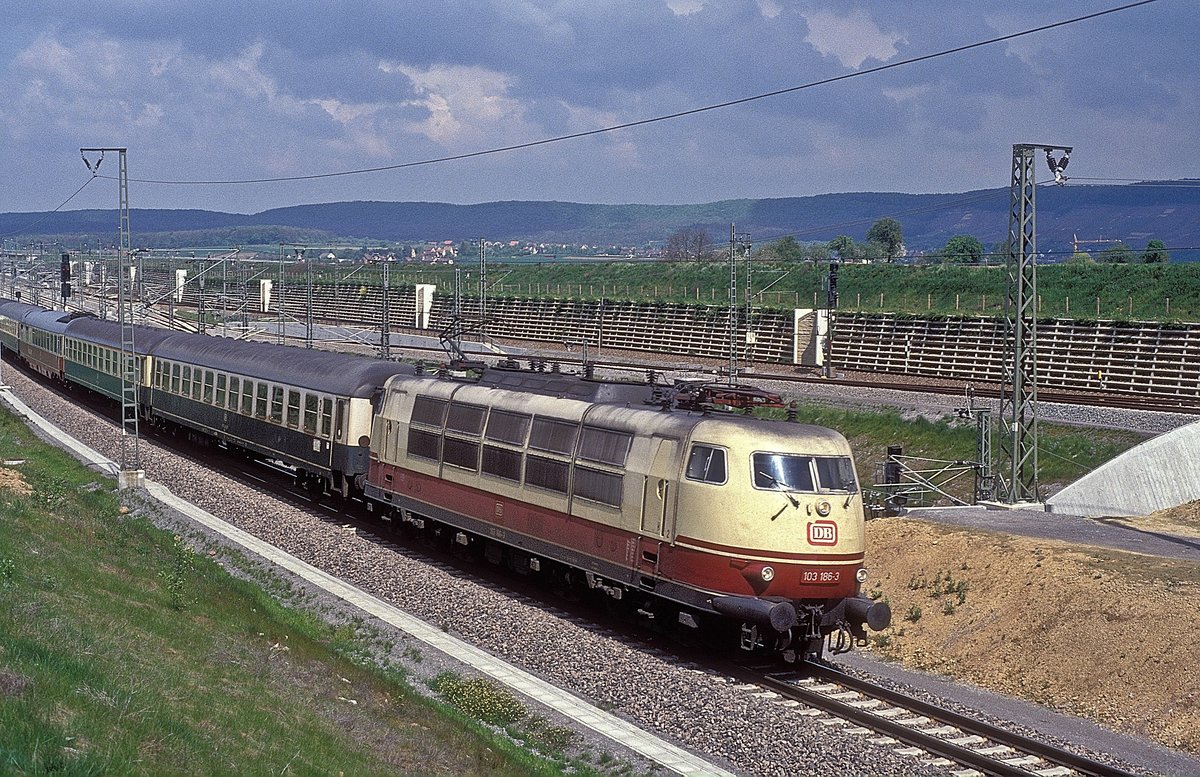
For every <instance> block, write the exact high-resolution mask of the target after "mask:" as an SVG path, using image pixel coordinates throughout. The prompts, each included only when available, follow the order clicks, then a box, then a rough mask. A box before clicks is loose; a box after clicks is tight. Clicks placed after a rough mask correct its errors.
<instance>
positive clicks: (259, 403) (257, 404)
mask: <svg viewBox="0 0 1200 777" xmlns="http://www.w3.org/2000/svg"><path fill="white" fill-rule="evenodd" d="M269 388H270V387H269V386H268V385H267V384H266V383H259V384H258V396H257V398H256V399H255V401H254V415H256V416H258V417H259V418H266V417H267V391H268V389H269Z"/></svg>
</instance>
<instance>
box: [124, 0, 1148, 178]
mask: <svg viewBox="0 0 1200 777" xmlns="http://www.w3.org/2000/svg"><path fill="white" fill-rule="evenodd" d="M1155 2H1158V0H1136V2H1130V3H1125V4H1123V5H1119V6H1116V7H1113V8H1107V9H1104V10H1101V11H1095V12H1093V13H1089V14H1083V15H1081V16H1076V17H1073V18H1070V19H1064V20H1061V21H1057V22H1051V23H1048V24H1043V25H1039V26H1037V27H1031V28H1029V29H1026V30H1021V31H1019V32H1013V33H1008V34H1006V35H998V36H996V37H994V38H988V39H986V40H982V41H975V42H974V43H967V44H963V45H961V46H955V47H953V48H948V49H943V50H941V51H936V52H933V53H930V54H922V55H920V56H916V57H909V58H907V59H902V60H898V61H896V62H889V63H886V64H883V65H877V66H875V67H870V68H867V69H865V70H856V71H854V72H853V73H843V74H841V75H838V76H831V77H829V78H822V79H819V80H816V81H809V82H807V83H804V84H799V85H797V86H789V87H785V88H783V89H775V90H772V91H770V92H763V93H761V94H756V95H751V96H749V97H739V98H736V99H732V100H726V101H724V102H719V103H713V104H710V105H704V106H701V107H698V108H689V109H687V110H683V111H677V112H675V113H668V114H663V115H660V116H653V117H650V118H646V119H637V120H635V121H628V122H623V123H621V124H613V125H610V126H607V127H599V128H597V129H592V130H584V131H582V132H572V133H568V134H565V135H556V136H553V137H549V138H541V139H539V140H531V141H527V142H524V143H515V144H512V145H508V146H500V147H497V148H489V149H481V150H479V151H469V152H465V153H462V154H452V155H448V156H441V157H435V158H431V159H422V160H417V161H413V162H401V163H398V164H393V165H380V166H378V167H364V168H358V169H354V170H338V171H334V172H329V173H311V174H307V175H288V176H276V177H270V178H242V179H227V180H190V181H189V180H167V179H153V178H130V179H129V180H130V181H134V182H137V183H145V184H158V185H168V186H233V185H242V184H261V183H283V182H287V181H312V180H318V179H322V178H336V177H343V176H350V175H365V174H368V173H379V172H386V171H389V170H403V169H407V168H413V167H422V166H427V165H436V164H443V163H446V162H455V161H459V160H463V159H473V158H475V157H482V156H489V155H493V154H503V153H507V152H511V151H519V150H523V149H528V148H535V147H537V146H544V145H548V144H551V143H559V142H562V141H566V140H576V139H579V138H586V137H591V136H593V135H600V134H603V133H608V132H616V131H618V130H625V129H632V128H634V127H642V126H646V125H649V124H656V123H660V122H666V121H672V120H675V119H681V118H684V117H686V116H694V115H696V114H699V113H706V112H708V111H715V110H720V109H723V108H730V107H733V106H735V105H744V104H746V103H750V102H754V101H757V100H765V99H767V98H770V97H778V96H780V95H785V94H792V93H794V92H799V91H803V90H806V89H813V88H815V87H818V86H825V85H828V84H833V83H837V82H840V81H847V80H850V79H852V78H861V77H863V76H869V75H873V74H875V73H882V72H884V71H887V70H893V69H895V68H900V67H906V66H908V65H914V64H916V63H918V62H926V61H929V60H932V59H938V58H941V57H947V56H950V55H952V54H960V53H962V52H964V51H970V50H972V49H977V48H983V47H985V46H992V45H995V44H997V43H1003V42H1005V41H1010V40H1016V39H1017V38H1023V37H1025V36H1028V35H1034V34H1037V33H1041V32H1046V31H1048V30H1053V29H1058V28H1060V27H1066V26H1069V25H1073V24H1078V23H1080V22H1084V21H1089V20H1091V19H1096V18H1099V17H1102V16H1108V15H1110V14H1115V13H1120V12H1123V11H1128V10H1130V9H1132V8H1137V7H1139V6H1143V5H1149V4H1151V3H1155ZM103 177H111V176H103Z"/></svg>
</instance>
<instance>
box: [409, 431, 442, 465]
mask: <svg viewBox="0 0 1200 777" xmlns="http://www.w3.org/2000/svg"><path fill="white" fill-rule="evenodd" d="M441 439H442V438H441V437H440V436H439V435H436V434H433V433H432V432H426V431H424V430H422V429H409V430H408V455H409V456H414V457H416V458H419V459H431V460H433V461H437V460H438V458H439V456H438V444H439V443H440V442H441Z"/></svg>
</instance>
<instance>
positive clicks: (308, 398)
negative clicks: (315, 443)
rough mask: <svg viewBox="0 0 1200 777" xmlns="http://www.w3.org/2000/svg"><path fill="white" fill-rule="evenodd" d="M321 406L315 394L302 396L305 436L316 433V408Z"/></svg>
mask: <svg viewBox="0 0 1200 777" xmlns="http://www.w3.org/2000/svg"><path fill="white" fill-rule="evenodd" d="M320 404H321V398H320V397H318V396H317V395H316V394H305V395H304V431H305V432H306V433H307V434H316V433H317V408H318V407H319V406H320Z"/></svg>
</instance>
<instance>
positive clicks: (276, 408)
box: [271, 386, 283, 424]
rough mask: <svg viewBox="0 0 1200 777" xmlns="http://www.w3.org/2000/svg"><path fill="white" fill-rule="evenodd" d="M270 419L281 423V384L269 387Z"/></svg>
mask: <svg viewBox="0 0 1200 777" xmlns="http://www.w3.org/2000/svg"><path fill="white" fill-rule="evenodd" d="M271 420H272V421H274V422H275V423H277V424H282V423H283V386H272V387H271Z"/></svg>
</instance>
